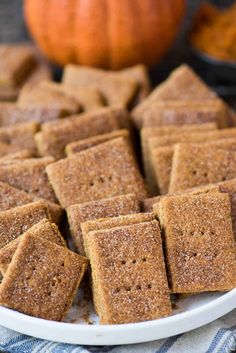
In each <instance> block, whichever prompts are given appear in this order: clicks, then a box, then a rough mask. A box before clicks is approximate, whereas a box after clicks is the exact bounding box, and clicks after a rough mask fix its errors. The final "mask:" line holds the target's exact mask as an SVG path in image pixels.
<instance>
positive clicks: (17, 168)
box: [0, 157, 57, 202]
mask: <svg viewBox="0 0 236 353" xmlns="http://www.w3.org/2000/svg"><path fill="white" fill-rule="evenodd" d="M53 162H54V158H52V157H44V158H29V159H25V160H21V161H17V160H14V161H13V162H12V163H11V164H0V181H2V182H5V183H8V184H10V185H11V186H13V187H15V188H17V189H20V190H23V191H26V192H28V193H30V194H34V195H35V196H38V197H40V198H43V199H46V200H48V201H51V202H57V200H56V197H55V194H54V191H53V189H52V187H51V185H50V183H49V181H48V178H47V174H46V172H45V168H46V166H47V165H49V164H50V163H53Z"/></svg>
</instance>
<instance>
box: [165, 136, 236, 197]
mask: <svg viewBox="0 0 236 353" xmlns="http://www.w3.org/2000/svg"><path fill="white" fill-rule="evenodd" d="M222 141H223V140H220V141H218V142H217V141H216V142H214V143H213V142H212V143H209V144H207V143H204V144H190V143H188V144H177V145H175V152H174V157H173V162H172V171H171V179H170V185H169V192H170V193H174V192H179V191H182V190H185V189H189V188H193V187H195V186H200V185H204V184H211V183H217V182H220V181H224V180H229V179H233V178H235V177H236V152H235V151H230V150H224V149H221V148H223V142H222ZM226 142H227V140H226ZM217 145H218V147H217ZM221 145H222V146H221ZM234 147H235V146H234ZM234 150H235V148H234Z"/></svg>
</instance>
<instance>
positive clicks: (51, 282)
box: [0, 233, 87, 321]
mask: <svg viewBox="0 0 236 353" xmlns="http://www.w3.org/2000/svg"><path fill="white" fill-rule="evenodd" d="M86 268H87V260H86V258H84V257H82V256H79V255H77V254H75V253H73V252H72V251H70V250H68V249H66V248H65V247H62V246H58V245H56V244H54V243H52V242H50V241H47V240H45V239H42V238H40V237H37V236H35V235H33V234H31V233H28V234H27V233H25V234H24V235H23V236H22V237H21V239H20V243H19V245H18V247H17V250H16V252H15V254H14V256H13V258H12V261H11V263H10V265H9V267H8V269H7V272H6V274H5V276H4V278H3V281H2V283H1V288H0V304H1V305H3V306H6V307H8V308H11V309H14V310H17V311H19V312H21V313H24V314H27V315H31V316H35V317H38V318H42V319H47V320H55V321H61V320H62V319H63V317H64V316H65V315H66V313H67V311H68V309H69V308H70V306H71V304H72V301H73V298H74V295H75V293H76V291H77V288H78V286H79V284H80V282H81V279H82V277H83V274H84V272H85V270H86Z"/></svg>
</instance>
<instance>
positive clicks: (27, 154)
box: [0, 144, 35, 164]
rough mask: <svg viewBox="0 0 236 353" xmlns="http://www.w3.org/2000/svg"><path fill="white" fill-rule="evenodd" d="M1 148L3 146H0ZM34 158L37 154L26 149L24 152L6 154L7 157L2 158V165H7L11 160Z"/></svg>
mask: <svg viewBox="0 0 236 353" xmlns="http://www.w3.org/2000/svg"><path fill="white" fill-rule="evenodd" d="M0 146H1V144H0ZM8 146H9V145H8ZM10 146H12V145H10ZM14 147H15V146H14ZM8 152H9V151H8ZM32 157H35V153H34V152H33V151H32V150H27V149H24V150H19V151H17V152H12V153H9V154H6V155H4V156H2V157H0V163H1V164H2V163H5V162H6V161H9V160H21V159H27V158H32Z"/></svg>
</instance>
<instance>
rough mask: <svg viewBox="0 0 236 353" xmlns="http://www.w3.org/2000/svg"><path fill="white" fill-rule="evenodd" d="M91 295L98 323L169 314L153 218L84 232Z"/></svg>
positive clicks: (159, 246)
mask: <svg viewBox="0 0 236 353" xmlns="http://www.w3.org/2000/svg"><path fill="white" fill-rule="evenodd" d="M88 247H89V253H90V254H92V255H91V258H90V263H91V269H92V281H93V283H92V287H93V296H94V300H95V303H96V309H97V311H98V315H99V318H100V323H101V324H123V323H130V322H140V321H145V320H153V319H158V318H161V317H165V316H168V315H170V314H171V304H170V298H169V289H168V284H167V277H166V270H165V263H164V257H163V253H162V243H161V236H160V229H159V225H158V222H157V221H151V222H146V223H139V224H133V225H129V226H124V227H117V228H112V229H106V230H100V231H94V232H90V233H89V234H88Z"/></svg>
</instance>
